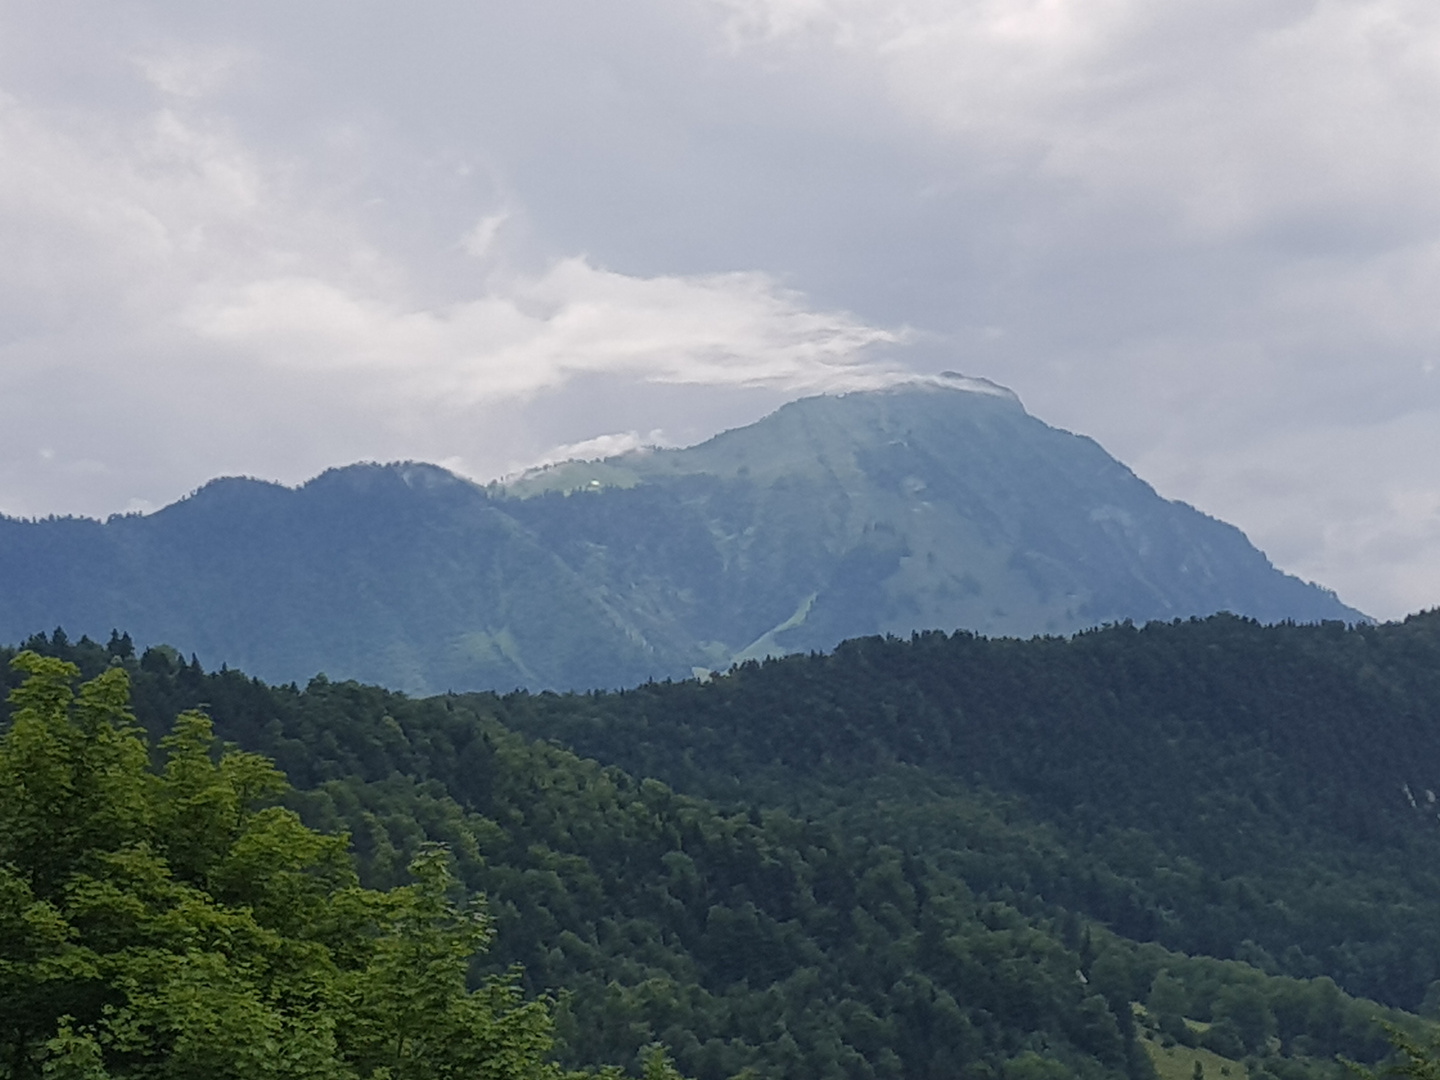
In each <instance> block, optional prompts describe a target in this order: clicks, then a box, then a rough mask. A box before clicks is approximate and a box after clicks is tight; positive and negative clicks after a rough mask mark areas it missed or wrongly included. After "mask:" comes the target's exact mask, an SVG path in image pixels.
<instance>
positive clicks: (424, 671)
mask: <svg viewBox="0 0 1440 1080" xmlns="http://www.w3.org/2000/svg"><path fill="white" fill-rule="evenodd" d="M0 555H3V558H0V639H7V638H8V639H10V640H18V639H20V638H22V637H24V636H26V635H28V634H31V633H34V632H35V631H36V630H39V629H42V628H49V627H53V626H56V625H63V626H65V627H67V628H68V629H70V631H71V632H72V633H80V632H85V633H89V634H91V635H93V636H103V635H105V634H108V633H109V631H110V630H111V629H112V628H113V627H122V626H123V627H125V628H127V629H128V630H129V631H130V632H131V633H133V634H135V635H136V637H137V638H138V639H139V640H142V641H147V642H157V641H170V642H176V643H183V645H184V647H185V648H186V649H187V650H194V651H195V652H196V653H197V654H198V655H199V656H200V657H201V658H202V659H204V660H205V661H206V662H208V663H212V664H215V663H219V662H221V661H224V662H226V663H230V664H234V665H237V666H240V667H243V668H245V669H246V670H248V671H252V672H255V673H257V674H259V675H262V676H264V677H265V678H267V679H271V680H274V681H281V682H283V681H289V680H296V681H304V680H305V679H308V678H309V677H310V676H311V675H312V674H314V673H315V672H316V671H324V672H326V673H327V674H328V675H330V676H331V677H334V678H358V679H363V680H366V681H372V682H379V683H383V684H386V685H389V686H392V687H395V688H398V689H404V690H408V691H411V692H416V693H425V692H435V691H440V690H446V689H451V690H464V689H474V688H486V687H493V688H499V689H506V688H510V687H515V686H524V687H529V688H532V689H538V688H561V689H563V688H584V687H602V686H620V685H627V684H631V683H637V682H641V681H643V680H645V679H648V678H667V677H683V676H688V675H690V674H691V673H692V672H693V671H695V670H697V669H698V670H710V669H718V670H724V669H726V668H728V667H729V666H730V665H731V664H732V663H734V662H737V661H743V660H745V659H748V658H752V657H759V656H764V655H767V654H777V655H778V654H782V653H787V652H804V651H809V650H817V649H829V648H833V647H834V646H835V645H836V644H838V643H839V642H840V641H841V640H843V639H845V638H847V637H854V636H860V635H865V634H875V633H895V634H902V635H903V634H908V633H910V632H911V631H912V630H924V629H935V628H939V629H944V630H953V629H956V628H965V629H970V630H974V631H977V632H982V633H986V634H1009V635H1019V636H1028V635H1031V634H1036V633H1069V632H1072V631H1075V630H1078V629H1082V628H1084V627H1087V626H1093V625H1097V624H1100V623H1105V622H1114V621H1120V620H1123V619H1127V618H1128V619H1133V620H1136V621H1145V620H1149V619H1169V618H1172V617H1176V616H1189V615H1205V614H1210V613H1212V612H1215V611H1221V610H1228V611H1233V612H1236V613H1239V614H1244V615H1249V616H1253V617H1255V618H1257V619H1260V620H1263V621H1267V622H1268V621H1276V620H1282V619H1295V620H1300V621H1314V620H1320V619H1327V618H1329V619H1341V620H1354V619H1357V618H1360V617H1361V616H1360V614H1359V613H1358V612H1356V611H1354V610H1353V609H1350V608H1348V607H1346V606H1345V605H1343V604H1342V603H1340V602H1339V600H1337V599H1336V598H1335V596H1334V595H1333V594H1331V593H1328V592H1326V591H1324V590H1322V589H1319V588H1317V587H1315V586H1312V585H1307V584H1305V583H1303V582H1301V581H1299V580H1297V579H1295V578H1293V577H1290V576H1288V575H1285V574H1282V573H1280V572H1279V571H1277V570H1276V569H1275V568H1274V567H1273V566H1271V564H1270V563H1269V561H1268V560H1267V559H1266V558H1265V556H1264V555H1263V554H1262V553H1261V552H1259V551H1258V550H1256V549H1255V548H1254V547H1253V546H1251V545H1250V543H1249V542H1248V541H1247V540H1246V539H1245V537H1244V536H1243V534H1241V533H1240V532H1239V530H1237V529H1235V528H1233V527H1232V526H1229V525H1226V524H1224V523H1222V522H1219V521H1216V520H1214V519H1212V518H1209V517H1206V516H1205V515H1204V514H1201V513H1199V512H1198V511H1196V510H1194V509H1193V508H1191V507H1188V506H1185V505H1184V504H1181V503H1175V502H1170V501H1167V500H1165V499H1162V498H1160V497H1159V496H1158V495H1156V493H1155V492H1154V491H1153V490H1152V489H1151V488H1150V487H1149V486H1148V485H1147V484H1145V483H1144V482H1143V481H1142V480H1140V479H1139V478H1137V477H1136V476H1135V475H1134V474H1133V473H1132V472H1130V470H1128V469H1127V468H1125V467H1124V466H1123V465H1121V464H1120V463H1119V462H1117V461H1115V460H1114V459H1113V458H1111V457H1110V456H1109V455H1107V454H1106V453H1105V452H1104V451H1103V450H1102V449H1101V448H1100V447H1099V446H1098V445H1097V444H1096V443H1094V442H1093V441H1091V440H1089V439H1085V438H1082V437H1079V436H1075V435H1072V434H1069V433H1068V432H1064V431H1059V430H1057V429H1055V428H1052V427H1049V426H1048V425H1046V424H1044V423H1042V422H1041V421H1039V420H1037V419H1035V418H1034V417H1031V416H1030V415H1028V414H1027V413H1026V412H1025V411H1024V409H1023V408H1021V406H1020V404H1019V402H1018V401H1017V400H1016V399H1015V398H1014V396H1013V395H1011V394H1010V393H1009V392H1008V391H1003V390H1001V389H999V388H997V387H994V386H993V385H991V384H988V383H984V382H982V381H978V380H968V379H961V378H959V377H954V378H948V379H937V380H930V381H922V382H914V383H907V384H903V385H901V386H897V387H894V388H891V389H890V390H886V391H877V392H871V393H856V394H847V395H844V396H840V397H817V398H809V399H805V400H802V401H798V402H794V403H792V404H790V405H787V406H785V407H784V408H782V409H780V410H779V411H778V412H776V413H775V414H773V415H772V416H770V417H768V418H766V419H765V420H762V421H760V422H759V423H757V424H754V425H751V426H750V427H747V428H741V429H737V430H735V431H730V432H726V433H725V434H723V435H720V436H717V437H716V438H714V439H712V440H710V441H709V442H707V443H704V444H702V445H700V446H697V447H693V448H690V449H687V450H660V451H643V452H636V453H631V454H627V455H623V456H621V457H618V458H614V459H610V460H608V461H604V462H595V463H579V464H576V463H572V464H569V465H563V466H557V467H554V468H551V469H547V470H541V471H539V472H536V473H532V474H530V475H528V476H526V477H522V478H520V479H518V480H517V481H515V482H513V483H511V484H508V485H505V486H492V487H490V488H481V487H478V486H476V485H474V484H471V483H469V482H467V481H464V480H461V479H459V478H458V477H455V476H453V475H451V474H449V473H447V472H445V471H444V470H442V469H438V468H435V467H433V466H426V465H414V464H412V465H394V466H352V467H349V468H345V469H336V470H332V471H330V472H327V473H325V474H323V475H322V476H319V477H317V478H316V479H314V480H312V481H310V482H309V483H307V484H305V485H304V486H303V487H300V488H298V489H289V488H285V487H282V486H279V485H276V484H269V483H263V482H260V481H254V480H243V479H225V480H217V481H214V482H213V483H211V484H208V485H206V486H205V487H204V488H202V489H201V490H199V491H198V492H196V493H195V494H194V495H193V496H191V497H190V498H188V499H185V500H183V501H181V502H179V503H176V504H174V505H172V506H169V507H166V508H165V509H163V510H160V511H158V512H156V513H154V514H151V515H147V516H127V517H116V518H111V519H110V520H108V521H105V522H99V521H91V520H82V519H63V520H46V521H38V522H22V521H16V520H8V519H6V520H0Z"/></svg>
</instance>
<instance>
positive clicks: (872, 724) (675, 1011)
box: [4, 616, 1440, 1080]
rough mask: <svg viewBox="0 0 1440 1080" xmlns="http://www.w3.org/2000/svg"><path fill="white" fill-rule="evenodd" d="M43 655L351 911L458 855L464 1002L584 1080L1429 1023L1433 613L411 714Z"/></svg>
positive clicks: (1151, 1056) (149, 661) (931, 1066)
mask: <svg viewBox="0 0 1440 1080" xmlns="http://www.w3.org/2000/svg"><path fill="white" fill-rule="evenodd" d="M26 646H27V647H28V648H30V649H33V650H34V651H35V652H37V653H44V654H47V655H51V656H56V657H59V658H62V659H64V660H67V661H70V662H73V663H75V664H76V665H78V667H79V668H80V669H81V671H82V672H83V674H84V675H85V676H87V677H93V676H97V675H102V674H104V673H105V672H107V671H113V670H116V669H121V670H124V671H125V672H126V674H127V675H128V677H129V680H130V682H131V685H132V694H133V702H134V709H135V714H136V717H137V719H138V721H139V723H140V724H141V725H143V727H144V728H145V729H147V730H148V732H149V734H150V737H151V738H152V740H159V739H161V738H163V737H164V735H165V734H166V732H168V731H169V730H170V728H171V724H172V723H173V721H174V718H175V716H176V715H177V714H181V713H183V712H185V710H187V709H192V708H196V707H199V708H203V709H204V710H205V712H206V713H207V714H208V715H209V716H210V717H211V718H212V722H213V724H214V730H215V732H216V734H217V735H218V737H219V738H220V739H222V740H225V741H227V742H231V743H234V744H236V745H238V747H240V748H241V749H242V750H243V751H246V752H250V753H258V754H263V755H267V756H268V757H270V758H273V759H274V760H275V761H276V762H277V763H278V765H279V767H280V768H281V769H282V770H283V771H284V773H285V774H286V776H288V778H289V781H290V782H291V783H292V784H293V785H294V790H292V791H290V792H289V793H288V794H286V795H284V796H283V801H284V805H286V806H288V807H290V808H291V809H293V810H294V811H296V812H298V813H299V815H300V816H301V817H302V818H303V819H304V821H305V822H306V823H307V825H308V826H310V827H313V828H316V829H319V830H322V832H329V833H333V832H337V831H341V830H343V831H346V832H348V833H349V835H350V838H351V845H352V850H353V853H354V857H355V861H356V867H357V870H358V874H359V882H360V883H361V884H362V885H363V886H365V887H367V888H370V889H376V890H385V889H395V888H397V887H403V888H414V887H415V884H414V879H413V878H412V876H411V875H410V874H409V872H408V871H407V866H409V865H410V864H411V863H412V862H413V860H414V859H415V858H416V856H417V855H419V856H423V855H424V853H425V852H426V851H427V850H428V849H427V847H426V845H427V844H429V843H433V842H439V843H441V844H444V845H446V846H447V847H448V849H449V850H450V851H451V852H452V853H453V859H454V873H455V874H456V876H457V878H458V879H459V881H460V882H462V883H463V885H464V887H465V888H466V890H467V891H468V892H469V893H471V894H476V893H483V894H484V897H485V901H486V905H487V908H488V911H489V917H490V919H491V920H492V921H493V926H494V931H495V937H494V941H493V944H492V945H491V947H490V949H489V951H488V952H486V953H485V954H484V956H483V958H482V959H481V960H480V961H479V962H478V963H477V965H476V967H475V968H474V969H473V970H472V972H471V980H472V985H478V984H476V983H475V980H479V979H484V978H486V977H491V978H494V977H497V976H501V975H503V974H504V973H505V972H506V971H507V970H509V969H510V968H511V967H512V965H516V964H518V965H522V966H523V967H522V974H520V976H519V978H520V979H521V982H520V984H519V985H520V988H521V989H522V990H523V992H524V994H525V995H526V996H527V997H528V998H530V999H536V998H537V997H539V996H540V995H543V994H546V993H548V992H557V991H558V992H561V998H560V1000H559V1003H558V1005H557V1007H556V1009H555V1018H554V1025H555V1038H556V1050H557V1053H558V1056H559V1060H560V1062H561V1064H562V1065H564V1066H565V1067H578V1066H581V1065H586V1064H605V1063H611V1064H615V1065H618V1066H621V1067H623V1068H626V1069H629V1070H636V1071H638V1070H639V1069H640V1068H641V1067H642V1061H643V1059H644V1056H645V1054H646V1053H647V1048H649V1047H652V1046H653V1045H654V1044H655V1043H661V1044H663V1045H665V1046H666V1047H668V1048H669V1050H670V1052H671V1053H673V1055H674V1056H675V1059H676V1063H677V1065H678V1066H679V1068H680V1069H681V1070H682V1071H683V1072H685V1073H686V1074H688V1075H691V1076H695V1077H698V1078H700V1080H723V1078H725V1077H730V1076H734V1075H737V1074H741V1073H745V1072H747V1071H748V1072H749V1074H750V1075H754V1076H757V1077H758V1076H764V1077H777V1078H778V1077H782V1076H783V1077H787V1078H791V1077H795V1078H809V1077H816V1078H819V1077H882V1076H885V1077H891V1076H893V1077H902V1076H903V1077H932V1076H933V1077H941V1076H947V1077H949V1076H957V1075H959V1076H966V1077H977V1078H997V1080H998V1078H1004V1080H1027V1078H1030V1077H1037V1078H1046V1077H1054V1078H1056V1080H1058V1078H1059V1077H1061V1076H1071V1075H1078V1076H1085V1077H1095V1078H1097V1080H1099V1078H1101V1077H1117V1078H1118V1077H1122V1076H1123V1077H1130V1078H1135V1080H1139V1078H1146V1080H1150V1078H1152V1077H1155V1076H1156V1075H1157V1071H1158V1074H1159V1075H1160V1076H1161V1077H1163V1078H1164V1080H1171V1078H1172V1077H1173V1078H1175V1080H1181V1078H1182V1077H1189V1076H1191V1075H1193V1069H1194V1068H1195V1067H1196V1066H1198V1067H1200V1068H1201V1069H1202V1071H1203V1069H1204V1068H1205V1067H1206V1066H1207V1065H1208V1067H1209V1068H1210V1069H1211V1070H1212V1072H1215V1071H1219V1072H1221V1074H1222V1075H1223V1074H1224V1073H1225V1072H1226V1071H1231V1070H1234V1074H1235V1075H1239V1074H1241V1073H1243V1072H1244V1071H1246V1070H1248V1073H1249V1075H1250V1076H1251V1077H1253V1078H1257V1080H1266V1078H1269V1077H1274V1078H1280V1080H1299V1078H1301V1077H1306V1076H1318V1075H1329V1074H1331V1073H1332V1072H1334V1071H1335V1070H1338V1069H1339V1068H1340V1067H1339V1066H1338V1065H1336V1064H1335V1055H1336V1054H1343V1055H1345V1056H1347V1057H1351V1058H1355V1059H1358V1060H1362V1061H1375V1060H1378V1059H1379V1058H1380V1057H1382V1056H1383V1055H1384V1053H1385V1052H1386V1049H1387V1043H1386V1040H1385V1037H1384V1034H1383V1032H1382V1031H1381V1029H1380V1028H1379V1027H1378V1026H1377V1024H1376V1023H1375V1020H1376V1018H1377V1017H1388V1018H1389V1019H1390V1020H1391V1021H1392V1022H1395V1023H1399V1024H1401V1025H1402V1026H1406V1027H1408V1029H1409V1030H1412V1031H1414V1032H1417V1033H1423V1031H1424V1030H1425V1025H1424V1022H1422V1021H1420V1020H1419V1019H1417V1018H1416V1017H1414V1016H1410V1015H1407V1014H1406V1013H1403V1012H1401V1011H1399V1010H1400V1009H1402V1008H1403V1009H1406V1010H1412V1011H1417V1010H1418V1011H1421V1012H1429V1011H1430V1010H1431V1009H1433V1007H1434V1005H1435V998H1436V996H1437V995H1436V994H1435V993H1433V992H1431V985H1432V983H1434V982H1435V980H1436V970H1435V964H1436V960H1435V957H1436V955H1437V946H1436V934H1437V931H1436V928H1437V926H1440V902H1437V899H1436V898H1437V896H1440V891H1437V890H1436V888H1435V884H1436V883H1435V881H1434V868H1435V867H1436V866H1440V862H1437V861H1436V857H1435V856H1436V855H1437V854H1440V849H1437V845H1440V821H1437V815H1436V810H1435V808H1433V807H1432V805H1431V804H1432V801H1433V796H1432V795H1431V794H1430V791H1431V790H1433V789H1434V788H1436V787H1440V783H1437V780H1440V777H1437V775H1436V774H1437V773H1440V737H1437V736H1436V734H1435V730H1436V727H1435V724H1434V712H1435V708H1436V704H1437V702H1440V621H1437V619H1436V618H1435V617H1433V616H1430V617H1423V618H1418V619H1413V620H1411V621H1410V622H1408V623H1406V624H1404V625H1400V626H1387V627H1359V628H1356V629H1346V628H1345V627H1343V626H1340V625H1338V624H1337V625H1333V626H1320V627H1294V626H1279V627H1269V628H1264V627H1260V626H1257V625H1256V624H1253V623H1250V622H1246V621H1243V620H1238V619H1233V618H1224V617H1221V618H1215V619H1210V620H1204V621H1196V622H1187V623H1180V624H1174V625H1170V624H1166V625H1152V626H1149V627H1146V628H1144V629H1136V628H1134V627H1130V626H1120V627H1112V628H1108V629H1105V630H1102V631H1097V632H1095V633H1092V634H1085V635H1080V636H1078V637H1076V638H1073V639H1068V640H1064V639H1037V640H1034V641H1029V642H1020V641H1006V640H994V641H990V640H985V639H980V638H975V637H971V636H968V635H963V634H961V635H955V636H947V635H942V634H933V635H921V636H918V637H916V638H914V639H913V640H909V641H898V640H882V639H864V640H859V641H853V642H849V643H847V644H846V645H844V646H842V648H841V649H840V650H838V651H837V652H836V653H835V654H833V655H829V656H811V657H796V658H791V659H788V660H784V661H776V662H769V663H765V664H750V665H744V666H742V667H740V668H738V669H735V670H734V671H732V672H730V673H728V674H725V675H722V676H719V677H716V678H712V679H711V680H709V681H707V682H704V683H697V682H688V683H677V684H668V683H667V684H651V685H647V686H644V687H640V688H638V689H636V690H631V691H627V692H624V693H615V694H585V695H554V694H540V695H527V694H513V695H505V696H497V695H491V694H472V695H463V696H461V695H448V696H442V697H436V698H429V699H424V700H416V699H411V698H408V697H406V696H404V695H400V694H395V693H391V692H387V691H384V690H381V689H378V688H374V687H365V686H360V685H357V684H354V683H332V682H329V681H328V680H326V679H325V678H324V677H323V676H322V677H317V678H316V679H314V680H312V681H311V682H310V684H309V685H308V686H306V687H305V688H303V689H302V688H300V687H298V686H294V685H291V686H284V687H271V686H267V685H264V684H262V683H260V682H258V681H256V680H253V679H250V678H247V677H246V676H244V675H243V674H241V673H239V672H235V671H229V670H224V669H222V670H221V671H218V672H209V673H207V672H204V671H202V670H201V668H200V665H199V664H198V663H196V662H194V660H193V659H192V660H191V661H189V662H187V661H185V660H183V658H181V657H180V655H179V654H178V653H176V652H175V651H174V650H172V649H168V648H163V647H159V648H152V649H149V650H147V651H145V652H144V653H143V654H142V655H138V656H137V655H136V653H135V650H134V648H133V646H132V645H131V643H130V641H129V639H128V638H127V637H125V636H123V635H116V636H114V637H113V638H112V639H111V641H110V642H109V643H108V644H107V645H99V644H96V643H93V642H90V641H88V640H82V641H80V642H70V641H69V640H68V639H66V638H65V636H64V635H63V633H61V632H57V633H55V634H54V635H39V636H37V637H35V638H32V639H31V640H30V641H29V642H27V643H26ZM10 656H13V651H12V652H10V653H8V654H6V655H5V656H4V659H6V660H8V659H9V658H10ZM22 676H23V673H22V672H20V671H9V672H8V674H7V678H8V679H9V680H10V685H11V686H12V687H13V686H15V685H18V683H19V681H20V679H21V678H22ZM571 747H573V748H574V749H571ZM577 750H578V752H579V754H583V755H585V756H584V757H582V756H578V755H577V752H576V751H577ZM11 959H13V958H6V961H7V962H9V961H10V960H11ZM1427 995H1428V996H1427ZM1367 997H1369V998H1374V999H1376V1000H1377V1001H1379V1002H1381V1003H1383V1004H1376V1003H1375V1002H1372V1001H1367V1000H1365V998H1367ZM512 1005H513V1003H512ZM1212 1080H1213V1078H1212Z"/></svg>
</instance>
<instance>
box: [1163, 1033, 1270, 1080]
mask: <svg viewBox="0 0 1440 1080" xmlns="http://www.w3.org/2000/svg"><path fill="white" fill-rule="evenodd" d="M1141 1042H1143V1043H1144V1045H1145V1050H1146V1052H1147V1053H1149V1055H1150V1060H1151V1061H1153V1062H1154V1063H1155V1071H1156V1072H1158V1073H1159V1074H1160V1080H1193V1077H1194V1076H1195V1063H1196V1062H1197V1061H1198V1062H1199V1063H1200V1067H1201V1068H1202V1069H1203V1070H1204V1074H1205V1080H1222V1078H1226V1080H1246V1078H1247V1077H1248V1075H1249V1074H1248V1072H1247V1070H1246V1068H1245V1066H1244V1065H1243V1064H1242V1063H1241V1062H1238V1061H1232V1060H1231V1059H1230V1058H1226V1057H1221V1056H1220V1055H1219V1054H1217V1053H1215V1052H1214V1051H1211V1050H1202V1049H1200V1048H1199V1047H1190V1046H1181V1045H1179V1044H1178V1043H1177V1044H1176V1045H1174V1046H1171V1047H1168V1048H1167V1047H1164V1046H1161V1045H1160V1041H1159V1040H1158V1039H1153V1040H1152V1039H1148V1038H1145V1039H1142V1040H1141Z"/></svg>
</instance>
